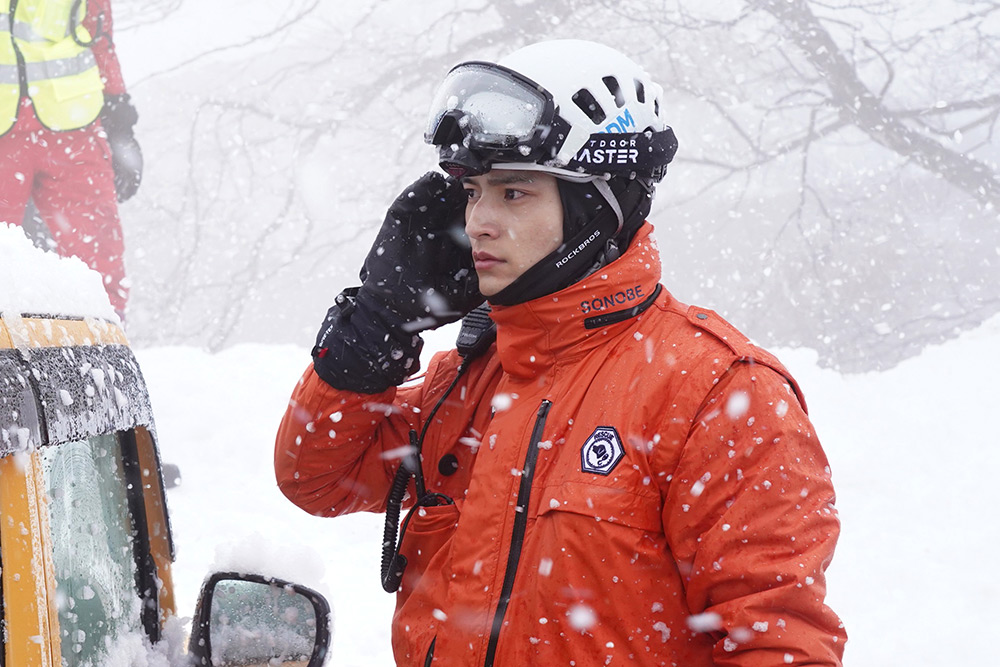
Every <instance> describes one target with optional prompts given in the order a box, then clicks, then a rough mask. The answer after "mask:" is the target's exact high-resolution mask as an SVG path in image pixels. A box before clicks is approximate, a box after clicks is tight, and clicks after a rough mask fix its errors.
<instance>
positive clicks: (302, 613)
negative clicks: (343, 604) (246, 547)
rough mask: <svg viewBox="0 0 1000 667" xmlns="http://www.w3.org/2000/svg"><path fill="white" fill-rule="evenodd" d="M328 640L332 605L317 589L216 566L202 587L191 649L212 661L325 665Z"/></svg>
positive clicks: (232, 666)
mask: <svg viewBox="0 0 1000 667" xmlns="http://www.w3.org/2000/svg"><path fill="white" fill-rule="evenodd" d="M329 646H330V605H329V604H328V603H327V601H326V598H324V597H323V596H322V595H320V594H319V593H317V592H316V591H314V590H311V589H309V588H306V587H305V586H300V585H298V584H293V583H290V582H287V581H282V580H281V579H272V578H270V577H263V576H260V575H257V574H242V573H236V572H216V573H214V574H212V576H210V577H209V578H208V579H207V580H206V581H205V584H204V585H203V586H202V588H201V596H200V598H199V600H198V606H197V608H196V609H195V616H194V621H193V627H192V628H191V640H190V643H189V645H188V652H189V653H190V654H191V655H192V656H193V657H194V658H195V662H194V664H195V665H206V666H207V665H210V666H211V667H237V666H240V667H244V666H247V665H260V666H261V667H265V666H266V667H279V666H280V665H287V666H288V667H293V666H294V667H321V665H322V664H323V662H324V661H325V659H326V653H327V650H328V649H329Z"/></svg>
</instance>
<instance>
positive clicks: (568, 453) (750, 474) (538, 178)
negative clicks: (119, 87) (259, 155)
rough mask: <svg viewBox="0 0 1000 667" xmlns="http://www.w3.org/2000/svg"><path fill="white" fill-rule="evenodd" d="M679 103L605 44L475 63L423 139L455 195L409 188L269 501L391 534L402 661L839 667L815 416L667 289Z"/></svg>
mask: <svg viewBox="0 0 1000 667" xmlns="http://www.w3.org/2000/svg"><path fill="white" fill-rule="evenodd" d="M661 94H662V91H661V89H660V87H659V86H657V85H656V84H655V83H653V82H652V80H650V78H649V76H648V74H646V72H645V71H643V70H642V69H641V68H639V67H638V66H637V65H636V64H635V63H633V62H632V61H631V60H629V59H628V58H626V57H625V56H623V55H621V54H620V53H618V52H617V51H614V50H612V49H609V48H607V47H604V46H601V45H598V44H593V43H589V42H579V41H556V42H546V43H541V44H536V45H533V46H529V47H526V48H524V49H521V50H519V51H517V52H515V53H514V54H512V55H510V56H508V57H507V58H505V59H504V60H502V61H501V62H500V63H499V64H492V63H475V62H473V63H464V64H461V65H459V66H457V67H456V68H454V69H453V70H452V71H451V73H450V74H449V75H448V77H447V78H446V79H445V82H444V83H443V84H442V87H441V90H440V92H439V93H438V96H437V98H436V100H435V102H434V104H433V105H432V111H431V119H430V123H429V125H428V128H427V133H426V138H427V140H428V141H429V142H430V143H433V144H434V145H436V146H437V147H438V150H439V157H440V162H441V166H442V168H444V169H445V170H446V171H448V172H449V174H450V175H451V176H452V177H453V178H454V179H459V180H460V183H461V188H462V190H463V191H460V190H459V186H458V185H457V184H456V183H455V181H454V180H452V179H445V178H444V177H442V176H439V175H435V174H431V175H427V176H424V177H423V178H422V179H420V180H418V181H417V182H416V183H415V184H414V185H413V186H411V188H410V189H409V190H408V191H407V192H404V193H403V195H401V196H400V198H398V199H397V200H396V202H395V203H394V204H393V205H392V207H391V208H390V209H389V215H388V216H387V217H386V220H385V223H384V224H383V227H382V230H381V231H380V233H379V236H378V238H377V239H376V243H375V246H374V247H373V249H372V252H371V253H370V254H369V256H368V258H367V259H366V261H365V265H364V268H363V270H362V273H361V276H362V285H361V287H359V288H354V289H349V290H346V291H345V292H344V293H342V294H341V295H340V296H339V297H338V298H337V302H336V304H335V305H334V306H333V308H331V309H330V312H329V313H328V315H327V318H326V321H325V322H324V324H323V327H322V329H321V331H320V335H319V338H318V341H317V345H316V347H315V348H314V350H313V364H312V366H311V367H310V368H309V369H308V370H307V371H306V373H305V375H304V376H303V377H302V379H301V380H300V382H299V384H298V386H296V388H295V391H294V393H293V395H292V399H291V401H290V403H289V407H288V410H287V412H286V413H285V416H284V419H283V421H282V424H281V427H280V429H279V432H278V438H277V446H276V451H275V468H276V473H277V479H278V483H279V486H280V488H281V490H282V491H283V492H284V493H285V495H286V496H287V497H288V498H289V499H291V500H292V501H293V502H294V503H295V504H297V505H298V506H300V507H302V508H303V509H305V510H307V511H309V512H311V513H314V514H318V515H324V516H336V515H340V514H346V513H349V512H356V511H375V512H382V511H386V512H387V530H386V547H387V550H386V553H385V554H384V560H383V585H384V586H385V588H386V589H387V590H391V591H395V590H397V588H398V593H397V607H396V613H395V617H394V620H393V648H394V653H395V657H396V661H397V663H398V664H400V665H430V664H433V665H448V666H451V665H503V666H511V667H513V666H520V665H604V664H620V665H683V666H684V667H698V666H707V665H741V666H749V665H755V666H764V665H768V666H772V665H783V664H792V665H796V664H797V665H806V664H808V665H839V664H840V659H841V655H842V651H843V644H844V641H845V635H844V632H843V630H842V627H841V624H840V622H839V620H838V619H837V617H836V616H835V615H834V614H833V612H831V611H830V610H829V609H828V608H827V607H826V606H825V605H824V603H823V598H824V594H825V579H824V571H825V569H826V567H827V565H828V564H829V562H830V558H831V557H832V555H833V550H834V544H835V542H836V538H837V535H838V531H839V526H838V520H837V516H836V513H835V510H834V508H833V501H834V494H833V489H832V486H831V483H830V474H829V470H828V467H827V462H826V458H825V457H824V454H823V452H822V450H821V448H820V445H819V442H818V440H817V438H816V434H815V433H814V431H813V428H812V426H811V425H810V423H809V420H808V418H807V416H806V413H805V404H804V402H803V401H802V398H801V394H800V392H799V390H798V388H797V386H796V385H795V383H794V381H793V380H792V379H791V377H790V376H789V374H788V372H787V371H786V370H785V369H784V367H783V366H781V364H780V363H779V362H778V361H777V360H776V359H774V357H772V356H771V355H769V354H768V353H766V352H764V351H762V350H760V349H759V348H756V347H754V346H753V345H751V344H750V343H749V342H748V341H747V340H746V338H745V337H744V336H742V335H740V334H739V333H738V332H737V331H736V330H735V329H733V328H732V327H731V326H730V325H729V324H727V323H726V322H724V321H723V320H722V319H720V318H719V317H718V316H717V315H715V314H714V313H712V312H711V311H707V310H704V309H701V308H689V307H687V306H684V305H682V304H680V303H678V302H677V300H675V299H674V298H673V297H671V296H670V295H669V294H668V293H667V292H666V291H665V290H663V288H662V287H661V286H660V285H659V284H658V280H659V277H660V260H659V255H658V252H657V249H656V245H655V243H654V242H653V240H652V237H651V227H650V225H649V224H648V223H646V222H644V221H645V217H646V215H647V214H648V212H649V208H650V205H651V201H652V192H653V188H654V185H655V183H656V181H658V180H659V179H660V178H661V177H662V176H663V174H664V172H665V169H666V165H667V163H668V162H670V160H671V158H672V157H673V154H674V151H675V150H676V146H677V144H676V141H675V140H674V135H673V132H672V130H671V129H670V128H669V127H668V126H667V124H666V123H665V121H664V119H663V116H662V113H663V107H662V104H661V102H662V100H661ZM463 195H464V196H463ZM463 217H464V223H465V232H466V235H467V241H466V243H467V244H471V252H470V248H468V247H465V246H463V244H462V243H461V241H462V240H463V239H464V237H463V236H461V235H460V234H456V232H455V229H454V226H455V225H456V224H459V225H460V224H461V221H462V219H463ZM483 297H485V298H486V300H487V301H488V304H489V306H490V307H491V309H492V311H491V312H490V313H489V317H488V318H487V317H486V315H485V312H484V309H481V308H477V309H476V310H475V311H473V312H472V313H471V314H469V315H468V316H466V317H465V319H464V322H463V329H462V333H461V334H460V336H459V344H458V348H459V349H458V350H452V351H450V352H447V353H441V354H437V355H435V356H434V358H433V359H432V360H431V362H430V364H429V367H428V369H427V372H426V374H425V375H424V377H423V379H422V381H414V382H411V383H409V384H406V385H404V386H399V387H397V385H399V384H401V383H402V381H403V380H404V379H405V378H407V377H408V376H410V375H412V374H413V373H414V372H415V371H416V370H417V367H418V365H419V361H418V357H419V351H420V338H419V335H418V334H419V332H420V331H422V330H425V329H428V328H433V327H434V326H437V325H439V324H441V323H442V322H446V321H450V320H454V319H457V318H458V317H460V316H461V315H462V314H463V313H466V312H468V311H469V310H470V309H471V308H473V307H475V306H477V305H478V303H479V301H481V300H482V298H483ZM493 324H495V342H494V340H493V334H494V330H493V328H492V325H493ZM410 481H412V482H413V484H412V486H411V485H410ZM401 505H402V506H403V507H409V508H410V509H409V513H408V514H407V516H406V518H405V520H404V521H403V525H402V529H401V530H402V536H401V538H400V541H399V546H398V548H397V547H396V526H397V520H398V518H399V515H400V507H401Z"/></svg>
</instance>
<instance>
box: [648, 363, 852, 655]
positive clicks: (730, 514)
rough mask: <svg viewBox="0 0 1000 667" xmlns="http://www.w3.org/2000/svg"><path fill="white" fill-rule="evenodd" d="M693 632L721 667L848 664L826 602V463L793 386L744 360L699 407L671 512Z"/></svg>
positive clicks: (671, 539) (673, 545) (670, 497)
mask: <svg viewBox="0 0 1000 667" xmlns="http://www.w3.org/2000/svg"><path fill="white" fill-rule="evenodd" d="M663 522H664V529H665V532H666V536H667V541H668V544H669V546H670V549H671V551H672V552H673V554H674V557H675V559H676V561H677V563H678V566H679V567H680V569H681V573H682V575H684V576H685V578H686V582H687V584H686V596H687V602H688V606H689V609H690V610H691V611H692V614H694V616H693V617H692V619H691V622H690V625H691V629H692V630H694V631H700V632H710V633H712V635H713V636H714V637H715V638H716V639H717V642H716V644H715V650H714V660H715V664H716V665H719V666H723V665H726V666H734V667H735V666H739V667H751V666H755V667H763V666H765V665H768V666H771V665H785V664H791V665H831V666H832V665H840V664H841V656H842V655H843V649H844V642H845V641H846V634H845V632H844V629H843V625H842V624H841V623H840V620H839V619H838V618H837V616H836V615H835V614H834V613H833V612H832V611H831V610H830V609H829V608H828V607H827V606H826V605H825V604H824V597H825V594H826V579H825V575H824V573H825V570H826V568H827V566H828V565H829V564H830V560H831V558H832V557H833V551H834V546H835V544H836V541H837V536H838V534H839V531H840V524H839V520H838V518H837V513H836V510H835V509H834V492H833V486H832V484H831V480H830V469H829V467H828V464H827V460H826V456H825V455H824V453H823V450H822V448H821V447H820V443H819V440H818V439H817V437H816V433H815V431H814V430H813V427H812V424H811V423H810V422H809V418H808V417H807V416H806V413H805V411H804V409H803V408H802V407H801V405H800V403H799V401H798V400H797V398H796V395H795V393H794V391H793V389H792V387H791V386H790V385H789V384H788V382H786V380H785V379H784V378H783V377H782V376H781V375H779V374H778V373H777V372H775V371H774V370H772V369H771V368H769V367H766V366H763V365H759V364H753V363H747V362H746V361H738V362H736V363H735V364H734V365H733V366H732V367H731V368H730V370H729V371H728V373H727V374H726V375H725V376H724V377H723V378H722V379H721V380H720V381H719V382H718V384H716V386H715V387H714V388H713V389H712V391H711V392H710V393H709V396H708V398H707V399H705V402H704V403H703V405H702V406H701V408H700V410H699V411H698V416H697V418H696V419H695V421H694V424H693V425H692V427H691V431H690V433H689V436H688V438H687V441H686V443H685V445H684V448H683V450H682V453H681V456H680V459H679V463H678V465H677V467H676V469H675V470H674V472H673V475H672V478H671V481H670V484H669V486H668V490H667V497H666V500H665V505H664V515H663Z"/></svg>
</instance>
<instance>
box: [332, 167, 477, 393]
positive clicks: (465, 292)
mask: <svg viewBox="0 0 1000 667" xmlns="http://www.w3.org/2000/svg"><path fill="white" fill-rule="evenodd" d="M467 200H468V196H467V195H466V193H465V191H464V190H463V188H462V186H461V185H460V184H459V183H458V182H457V181H455V180H454V179H452V178H446V177H445V176H443V175H442V174H439V173H437V172H428V173H426V174H424V175H423V176H422V177H420V178H419V179H417V180H416V181H415V182H414V183H413V184H412V185H410V186H409V187H408V188H407V189H406V190H404V191H403V193H402V194H401V195H399V197H397V198H396V201H394V202H393V204H392V206H390V207H389V212H388V213H387V214H386V216H385V220H384V221H383V222H382V228H381V229H380V230H379V233H378V236H377V237H376V239H375V243H374V244H373V245H372V249H371V250H370V251H369V253H368V257H367V258H365V263H364V267H363V268H362V269H361V287H357V288H351V289H348V290H345V291H344V292H342V293H341V294H340V295H338V296H337V299H336V303H335V304H334V306H333V307H332V308H330V310H329V311H328V312H327V315H326V319H325V320H324V322H323V326H322V328H321V329H320V332H319V335H318V336H317V338H316V347H314V348H313V366H314V368H315V369H316V373H317V374H318V375H319V376H320V377H321V378H322V379H323V380H324V381H325V382H327V384H329V385H331V386H332V387H334V388H336V389H345V390H349V391H357V392H362V393H369V394H372V393H377V392H381V391H385V390H386V389H387V388H389V387H391V386H396V385H398V384H400V383H401V382H402V381H403V380H405V379H406V377H407V376H409V375H412V374H413V373H415V372H416V371H417V370H418V369H419V368H420V350H421V348H422V347H423V341H422V340H421V339H420V336H419V335H418V334H419V333H420V332H421V331H425V330H427V329H434V328H436V327H439V326H441V325H443V324H447V323H449V322H454V321H456V320H459V319H461V318H462V317H463V316H465V314H466V313H468V312H469V311H470V310H472V309H473V308H475V307H476V306H478V305H479V304H481V303H482V302H483V301H484V297H483V295H482V294H480V293H479V281H478V278H477V276H476V272H475V268H474V266H473V262H472V253H471V251H470V249H469V241H468V238H467V237H466V236H465V233H464V226H465V204H466V202H467Z"/></svg>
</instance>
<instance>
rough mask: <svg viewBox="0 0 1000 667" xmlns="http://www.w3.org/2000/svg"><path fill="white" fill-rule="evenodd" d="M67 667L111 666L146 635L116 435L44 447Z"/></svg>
mask: <svg viewBox="0 0 1000 667" xmlns="http://www.w3.org/2000/svg"><path fill="white" fill-rule="evenodd" d="M41 458H42V463H43V468H44V471H45V490H46V495H47V498H48V510H49V523H50V531H51V536H52V545H53V560H54V570H55V577H56V582H57V589H56V600H57V604H58V609H59V625H60V631H59V636H60V643H61V652H62V659H63V665H67V666H68V667H90V666H93V667H97V666H98V665H103V664H106V663H107V660H108V657H109V656H110V655H113V653H114V651H115V647H116V646H117V645H118V644H119V643H120V641H121V640H123V639H125V638H126V637H130V636H132V637H134V636H135V635H136V634H139V633H141V632H142V622H141V619H140V611H141V600H140V598H139V596H138V593H137V591H136V565H135V558H134V555H133V554H134V551H133V537H132V536H133V526H132V520H131V517H130V514H129V506H128V493H127V485H126V482H125V474H124V471H123V467H122V453H121V444H120V441H119V439H118V437H116V436H115V435H110V434H109V435H101V436H97V437H92V438H89V439H87V440H83V441H77V442H69V443H65V444H61V445H56V446H52V447H45V448H43V450H42V453H41Z"/></svg>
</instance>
